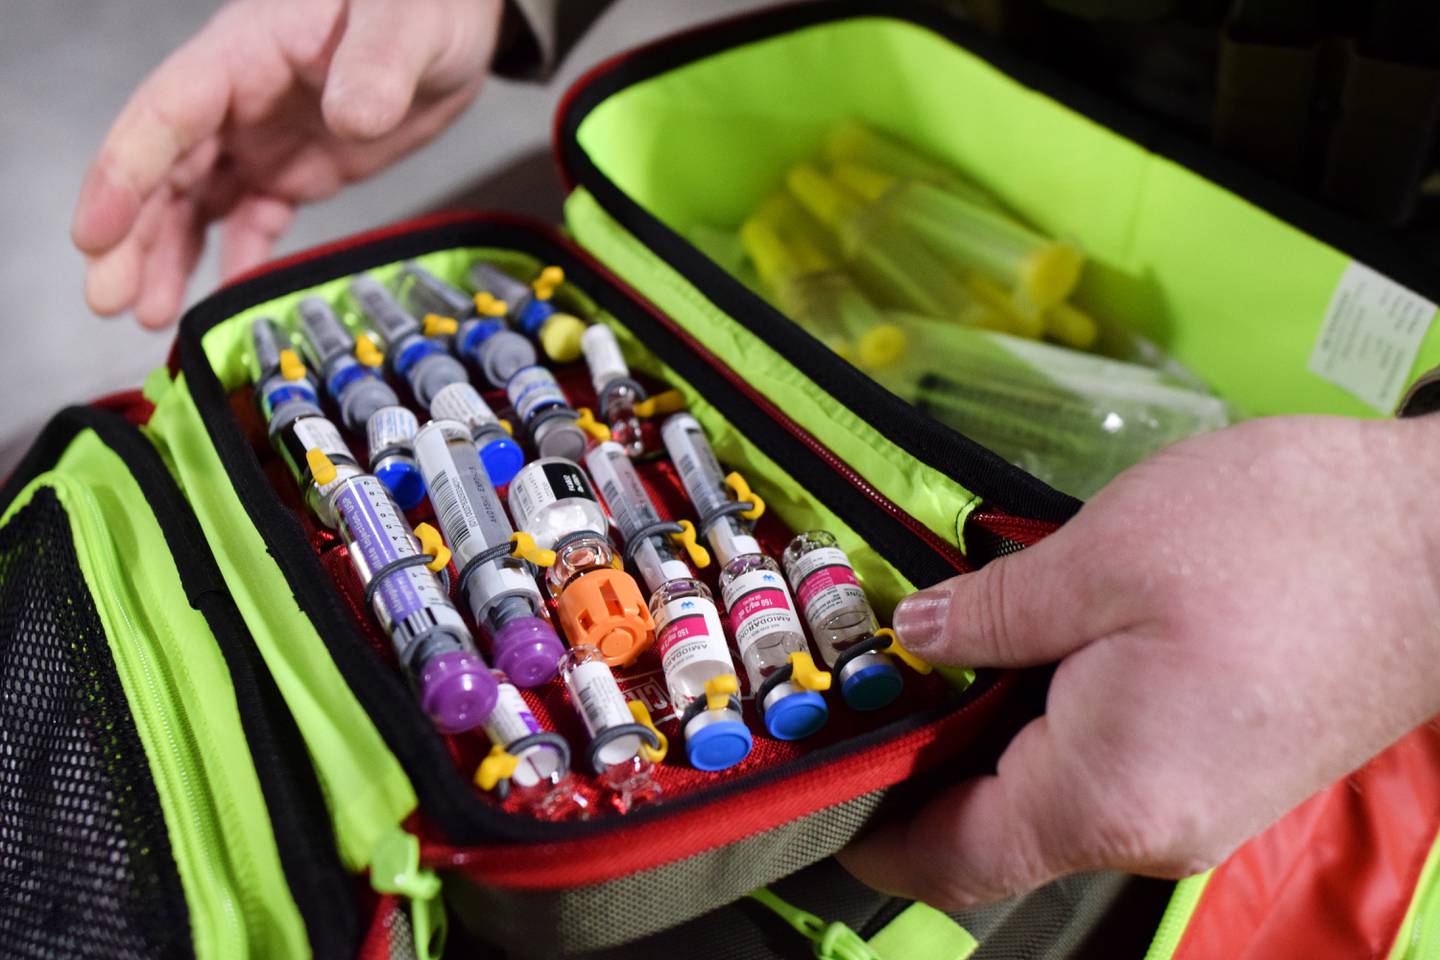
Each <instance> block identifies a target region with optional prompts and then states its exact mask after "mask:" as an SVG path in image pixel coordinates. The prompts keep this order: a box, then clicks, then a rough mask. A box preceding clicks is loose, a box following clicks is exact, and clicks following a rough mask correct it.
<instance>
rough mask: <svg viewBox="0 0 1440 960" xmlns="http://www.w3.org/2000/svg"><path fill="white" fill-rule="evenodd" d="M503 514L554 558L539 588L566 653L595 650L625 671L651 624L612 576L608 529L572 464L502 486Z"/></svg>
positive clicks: (630, 581)
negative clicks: (506, 509)
mask: <svg viewBox="0 0 1440 960" xmlns="http://www.w3.org/2000/svg"><path fill="white" fill-rule="evenodd" d="M508 498H509V504H510V515H511V516H512V517H514V518H515V526H516V527H517V528H519V529H520V530H522V531H523V532H525V533H527V534H529V535H530V536H531V538H533V540H534V541H535V545H536V547H537V548H539V549H541V550H553V551H554V552H555V561H554V563H553V564H552V565H551V566H550V567H549V568H547V569H546V571H545V584H546V586H547V587H548V588H549V590H550V594H551V596H553V597H554V598H555V613H556V616H557V617H558V618H559V620H560V628H561V630H562V631H563V632H564V634H565V637H566V639H567V640H569V641H570V646H572V647H576V646H581V645H589V646H593V647H595V648H596V650H597V651H598V652H599V654H600V655H601V656H603V657H604V659H605V661H606V662H607V663H611V664H614V665H616V666H628V665H629V664H631V663H634V662H635V658H637V657H638V656H640V654H642V653H644V652H645V651H646V650H647V649H649V647H650V644H651V643H653V642H654V640H655V621H654V619H653V618H652V617H651V616H650V608H649V607H648V606H646V604H645V598H644V596H643V595H642V594H641V593H640V587H639V585H638V584H636V582H635V578H634V577H632V576H630V574H628V573H626V572H625V571H624V570H622V569H618V567H619V566H620V564H619V563H618V557H617V555H616V552H615V548H614V546H613V545H612V544H611V542H610V536H609V531H610V522H609V520H607V519H606V517H605V510H604V508H603V507H601V506H600V502H599V501H598V500H596V499H595V492H594V490H593V489H592V488H591V486H590V480H589V478H587V477H586V476H585V471H584V470H582V469H581V468H580V465H579V464H576V463H572V462H570V461H569V460H562V459H560V458H558V457H545V458H543V459H540V460H535V461H532V462H531V463H528V464H526V465H525V467H524V469H522V470H521V471H520V473H519V474H517V475H516V477H515V482H514V483H512V484H510V490H509V493H508Z"/></svg>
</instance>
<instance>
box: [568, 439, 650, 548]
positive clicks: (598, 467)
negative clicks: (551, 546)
mask: <svg viewBox="0 0 1440 960" xmlns="http://www.w3.org/2000/svg"><path fill="white" fill-rule="evenodd" d="M585 465H586V466H587V467H589V468H590V476H592V477H594V478H595V484H596V486H598V487H599V488H600V496H601V497H603V498H604V500H605V506H607V507H609V508H610V515H611V516H612V517H614V518H615V526H617V527H619V528H620V534H621V536H623V537H624V538H625V539H626V541H627V542H628V541H629V540H630V538H631V537H633V536H635V534H637V533H639V532H640V531H641V530H643V529H644V528H645V527H647V526H649V525H651V524H652V523H659V522H660V514H659V513H658V512H656V510H655V504H654V503H653V502H652V501H651V499H650V494H648V493H646V492H645V486H644V485H643V484H642V483H641V482H640V475H639V474H637V473H636V472H635V465H634V464H633V463H631V462H630V457H629V456H627V455H626V453H625V448H624V447H622V446H620V444H618V443H615V442H614V441H610V440H607V441H606V442H604V443H602V444H600V445H599V446H598V447H596V448H595V449H593V450H591V451H590V452H589V453H587V454H586V455H585Z"/></svg>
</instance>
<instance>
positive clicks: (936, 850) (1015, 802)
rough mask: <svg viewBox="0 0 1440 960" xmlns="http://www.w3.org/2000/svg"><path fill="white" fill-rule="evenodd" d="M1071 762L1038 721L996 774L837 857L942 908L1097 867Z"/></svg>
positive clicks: (885, 887) (873, 881)
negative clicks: (1069, 771)
mask: <svg viewBox="0 0 1440 960" xmlns="http://www.w3.org/2000/svg"><path fill="white" fill-rule="evenodd" d="M1065 760H1066V757H1065V754H1064V751H1063V750H1062V749H1061V748H1060V747H1059V745H1057V743H1056V742H1055V739H1054V737H1053V736H1052V735H1051V731H1050V727H1049V721H1048V720H1047V718H1045V717H1040V718H1038V719H1036V720H1032V721H1031V722H1030V723H1029V725H1027V726H1026V727H1025V728H1024V729H1023V730H1021V731H1020V733H1019V735H1017V736H1016V737H1015V739H1014V740H1013V741H1012V742H1011V743H1010V746H1009V747H1008V748H1006V750H1005V753H1004V754H1003V755H1002V756H1001V758H1000V763H999V768H998V772H997V774H996V775H994V776H988V777H980V778H977V779H975V780H969V781H966V782H965V783H963V784H961V785H960V786H958V787H955V788H954V789H952V790H949V791H947V792H945V793H943V794H941V795H940V796H939V797H937V798H936V799H934V800H932V801H931V802H930V803H929V804H928V805H927V806H926V807H925V808H924V809H923V810H921V811H920V812H919V813H918V814H917V815H916V816H915V817H914V818H913V819H910V820H908V821H900V822H894V823H890V824H887V825H885V826H883V827H881V828H880V829H878V830H875V831H874V832H872V833H869V834H867V835H866V836H864V837H862V838H861V839H860V840H858V841H856V842H855V843H854V844H852V845H851V846H849V847H847V848H846V849H845V850H842V851H841V852H840V853H839V854H837V855H836V856H837V859H839V861H840V863H841V864H842V865H843V866H844V867H845V869H847V870H849V871H850V872H851V873H852V874H854V875H855V876H856V877H858V878H859V879H860V880H861V881H862V882H864V883H866V884H868V885H869V886H871V887H874V888H875V889H877V890H881V891H884V892H886V893H890V894H893V895H896V896H901V897H907V898H909V899H912V900H923V901H924V902H925V903H928V904H930V905H931V906H933V907H937V908H939V909H942V910H955V909H961V908H964V907H969V906H972V905H974V904H977V903H988V902H990V901H993V900H999V899H1002V898H1004V897H1008V896H1012V895H1014V894H1017V893H1022V892H1024V891H1027V890H1033V889H1034V888H1036V887H1038V886H1040V885H1042V884H1044V883H1046V882H1048V881H1050V880H1052V879H1054V878H1056V877H1058V876H1061V875H1062V874H1065V873H1068V872H1071V871H1073V870H1077V869H1084V868H1088V867H1092V866H1100V865H1102V863H1103V858H1102V857H1098V856H1095V855H1094V851H1095V850H1096V849H1097V847H1096V844H1095V843H1094V837H1093V834H1094V830H1093V828H1092V827H1091V819H1090V814H1089V812H1088V805H1087V804H1086V803H1085V802H1084V801H1085V797H1086V795H1085V794H1084V792H1083V791H1082V792H1080V793H1079V794H1078V795H1077V791H1075V790H1074V789H1071V788H1070V786H1069V785H1068V784H1067V783H1066V782H1065V780H1066V779H1067V778H1066V776H1065V772H1066V770H1067V765H1066V763H1065Z"/></svg>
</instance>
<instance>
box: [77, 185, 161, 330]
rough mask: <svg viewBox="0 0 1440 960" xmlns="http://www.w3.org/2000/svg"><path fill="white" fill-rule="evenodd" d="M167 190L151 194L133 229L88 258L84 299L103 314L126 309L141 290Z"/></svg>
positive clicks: (159, 225)
mask: <svg viewBox="0 0 1440 960" xmlns="http://www.w3.org/2000/svg"><path fill="white" fill-rule="evenodd" d="M169 201H170V196H169V193H168V192H162V193H157V194H154V195H152V196H151V197H150V198H149V199H148V200H147V201H146V202H145V205H144V207H143V208H142V209H141V210H140V212H139V213H138V214H137V215H136V218H135V225H134V229H133V230H131V231H130V233H129V235H127V236H126V237H125V239H124V241H123V242H121V243H120V244H118V245H117V246H115V247H114V248H113V249H111V250H108V251H106V252H105V253H102V254H100V255H99V256H93V257H90V258H89V262H88V263H87V265H86V268H85V299H86V301H87V302H88V303H89V304H90V309H92V310H94V311H95V312H96V313H98V314H99V315H100V316H102V317H113V316H115V315H116V314H119V313H123V312H125V311H126V310H129V309H130V307H131V306H133V305H134V303H135V299H136V297H138V296H139V294H140V281H141V277H142V276H143V268H144V263H145V256H146V254H147V253H148V251H149V249H150V246H151V244H152V243H154V240H155V237H156V235H157V233H158V231H159V230H160V229H161V227H162V225H163V223H164V220H165V210H166V206H167V204H168V203H169Z"/></svg>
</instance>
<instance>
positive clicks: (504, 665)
mask: <svg viewBox="0 0 1440 960" xmlns="http://www.w3.org/2000/svg"><path fill="white" fill-rule="evenodd" d="M490 655H491V658H492V659H493V660H494V661H495V666H496V667H498V668H499V669H501V670H503V671H505V674H506V676H508V677H509V678H510V679H511V680H512V681H513V682H514V684H515V685H516V686H517V687H538V686H539V685H540V684H542V683H544V682H545V681H547V680H550V679H551V678H553V677H554V676H555V672H556V669H557V664H559V662H560V658H561V657H563V656H564V655H565V644H564V643H562V642H561V641H560V636H559V634H557V633H556V632H555V628H554V627H552V626H551V625H550V624H549V623H548V622H546V621H545V620H542V619H541V618H539V617H521V618H519V619H518V620H511V621H510V622H509V623H507V624H505V626H503V627H501V628H500V629H499V630H497V631H495V635H494V637H493V638H492V640H491V643H490Z"/></svg>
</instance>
